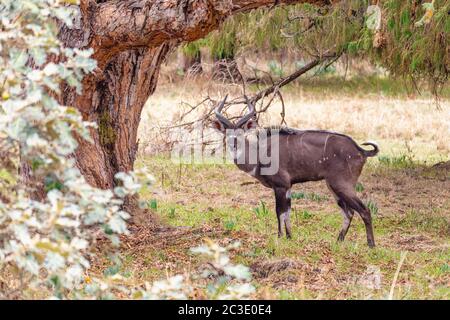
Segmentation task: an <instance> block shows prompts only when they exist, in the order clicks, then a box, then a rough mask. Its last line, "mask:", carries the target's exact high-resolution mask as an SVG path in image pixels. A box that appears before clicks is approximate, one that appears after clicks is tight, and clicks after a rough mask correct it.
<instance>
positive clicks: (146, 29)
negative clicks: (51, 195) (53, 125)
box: [60, 0, 330, 188]
mask: <svg viewBox="0 0 450 320" xmlns="http://www.w3.org/2000/svg"><path fill="white" fill-rule="evenodd" d="M279 2H280V3H287V4H289V3H300V2H308V3H315V4H319V5H324V4H329V2H330V1H327V0H309V1H306V0H304V1H301V0H299V1H295V0H286V1H279ZM272 4H273V1H272V0H253V1H251V0H232V1H229V0H228V1H227V0H198V1H189V0H125V1H119V0H112V1H104V0H98V1H95V0H81V3H80V10H81V13H82V19H81V22H80V26H79V28H77V29H68V28H65V27H62V29H61V31H60V39H61V40H62V41H63V42H64V43H65V44H66V45H67V46H70V47H78V48H85V47H91V48H93V49H94V55H93V57H94V58H95V59H96V60H97V63H98V68H97V70H96V72H95V73H94V74H92V75H89V76H86V77H85V79H84V80H83V91H82V94H81V95H77V94H76V93H75V91H74V90H72V89H70V88H68V87H67V88H64V90H63V95H62V97H61V99H62V100H63V103H64V104H66V105H72V106H75V107H76V108H78V110H79V111H80V112H81V113H82V115H83V118H84V119H85V120H87V121H93V122H96V123H97V124H98V129H92V130H91V135H92V140H93V143H90V142H87V141H81V140H80V141H79V147H78V149H77V151H76V153H75V158H76V161H77V165H78V167H79V168H80V170H81V172H82V173H83V175H84V176H85V177H86V179H87V181H88V182H89V183H91V184H92V185H94V186H97V187H100V188H112V187H114V185H115V181H114V175H115V173H117V172H119V171H129V170H132V169H133V164H134V160H135V157H136V151H137V149H138V142H137V129H138V125H139V120H140V115H141V111H142V108H143V106H144V104H145V102H146V100H147V98H148V97H149V96H150V95H151V94H152V93H153V92H154V90H155V87H156V83H157V79H158V73H159V69H160V65H161V63H162V62H163V61H164V58H165V57H166V55H167V53H168V52H169V51H170V50H171V49H172V48H174V47H175V46H176V45H178V44H179V43H181V42H183V41H193V40H196V39H199V38H201V37H203V36H205V35H206V34H208V33H209V32H211V31H212V30H214V29H216V28H218V27H219V25H220V24H221V22H222V21H223V20H224V19H226V18H227V17H228V16H230V15H232V14H234V13H237V12H244V11H249V10H251V9H254V8H257V7H261V6H269V5H272Z"/></svg>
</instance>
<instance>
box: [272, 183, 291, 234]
mask: <svg viewBox="0 0 450 320" xmlns="http://www.w3.org/2000/svg"><path fill="white" fill-rule="evenodd" d="M274 190H275V203H276V212H277V218H278V237H282V236H283V227H285V228H286V237H287V238H291V218H290V214H291V190H290V189H286V188H275V189H274Z"/></svg>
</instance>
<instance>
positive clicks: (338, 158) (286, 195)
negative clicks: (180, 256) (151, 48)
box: [213, 97, 379, 247]
mask: <svg viewBox="0 0 450 320" xmlns="http://www.w3.org/2000/svg"><path fill="white" fill-rule="evenodd" d="M226 98H227V97H225V99H224V100H223V101H222V102H221V103H220V104H219V106H218V107H217V108H216V109H215V115H216V118H217V120H214V121H213V125H214V127H215V128H216V129H218V130H219V131H221V132H222V133H223V134H225V135H226V140H227V146H228V147H229V151H231V155H232V157H233V161H234V163H235V164H236V165H237V167H238V168H239V169H240V170H242V171H245V172H247V173H249V174H250V175H252V176H253V177H255V178H256V179H258V180H259V181H260V182H261V183H262V184H263V185H264V186H266V187H269V188H272V189H273V190H274V193H275V201H276V213H277V218H278V236H279V237H281V236H283V225H284V228H285V229H286V236H287V237H288V238H290V237H291V234H292V233H291V222H290V211H291V187H292V185H293V184H296V183H302V182H307V181H319V180H325V182H326V184H327V186H328V188H329V189H330V191H331V192H332V193H333V196H334V198H335V199H336V202H337V204H338V206H339V207H340V208H341V209H342V215H343V218H344V220H343V224H342V229H341V231H340V233H339V237H338V241H343V240H344V238H345V235H346V234H347V231H348V228H349V226H350V223H351V221H352V218H353V215H354V211H357V212H358V213H359V215H360V216H361V218H362V220H363V221H364V224H365V227H366V234H367V243H368V245H369V247H374V246H375V240H374V236H373V229H372V217H371V214H370V210H368V208H367V207H366V206H365V205H364V203H363V202H362V201H361V200H360V199H359V198H358V196H357V195H356V191H355V186H356V183H357V180H358V178H359V176H360V174H361V171H362V168H363V166H364V163H365V162H366V159H367V158H368V157H373V156H375V155H376V154H377V153H378V151H379V150H378V146H377V145H376V144H374V143H371V142H366V143H363V144H362V145H370V146H372V147H373V149H372V150H365V149H363V148H361V147H360V146H359V145H358V144H357V143H356V142H355V141H354V140H353V139H352V138H350V137H348V136H346V135H343V134H340V133H335V132H329V131H322V130H297V129H291V128H285V127H281V128H259V127H258V124H257V122H256V120H255V115H256V111H255V107H254V105H253V104H251V103H250V102H249V101H248V99H247V105H248V108H249V112H248V113H247V114H246V115H244V116H243V117H242V118H241V119H239V120H238V121H237V122H236V123H233V122H231V121H230V120H229V119H227V118H226V117H225V116H224V115H223V114H222V113H221V111H222V109H223V107H224V105H225V101H226Z"/></svg>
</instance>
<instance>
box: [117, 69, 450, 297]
mask: <svg viewBox="0 0 450 320" xmlns="http://www.w3.org/2000/svg"><path fill="white" fill-rule="evenodd" d="M333 81H334V82H333ZM399 87H401V84H399V83H393V82H392V80H387V79H381V80H377V79H373V78H369V79H365V80H361V79H359V80H358V79H354V80H351V81H350V82H345V81H344V82H343V81H335V80H333V79H326V80H316V81H315V82H314V83H308V82H301V83H300V84H297V85H293V86H290V87H288V88H285V90H284V91H283V92H284V101H285V104H286V112H287V121H288V124H289V125H290V126H293V127H298V128H321V129H328V130H334V131H340V132H343V133H346V134H349V135H351V136H353V137H354V138H355V139H356V140H357V141H358V142H362V141H363V140H369V139H370V140H376V141H377V142H378V144H379V145H380V149H381V153H380V154H379V156H378V157H375V158H371V159H369V161H368V163H367V164H366V166H365V168H364V171H363V173H362V175H361V178H360V181H359V183H358V184H357V185H356V191H357V192H358V195H359V196H360V197H361V198H362V200H363V201H364V202H365V203H366V204H367V206H368V207H369V209H370V210H371V212H372V214H373V224H374V231H375V240H376V244H377V247H376V248H375V249H373V250H371V249H369V248H368V247H367V244H366V236H365V228H364V225H363V223H362V221H361V219H360V218H359V216H355V219H354V221H353V222H352V225H351V227H350V230H349V233H348V235H347V237H346V240H345V241H344V242H343V243H337V242H336V239H337V235H338V232H339V230H340V227H341V223H342V218H341V215H340V213H339V208H338V206H337V205H336V204H335V202H334V198H333V197H332V196H331V195H330V194H329V193H328V191H327V189H326V187H325V184H324V183H322V182H316V183H305V184H301V185H296V186H295V187H294V188H293V193H292V199H293V200H292V202H293V208H292V216H291V221H292V225H293V237H292V239H290V240H288V239H284V238H278V237H277V226H276V216H275V212H274V196H273V192H272V191H271V190H270V189H267V188H265V187H263V186H262V185H260V184H259V183H257V182H256V181H255V180H253V178H251V177H250V176H248V175H246V174H245V173H243V172H240V171H239V170H237V169H236V168H235V167H234V166H233V165H229V164H182V165H179V164H175V163H173V162H171V161H170V159H169V157H168V156H167V153H165V152H167V149H165V146H166V145H168V140H167V139H168V137H167V136H164V135H163V134H162V133H161V131H160V130H159V127H160V126H163V125H164V124H168V123H173V122H174V119H177V116H178V115H179V112H180V109H183V108H184V107H183V106H180V101H182V100H183V101H187V102H190V103H192V104H194V103H195V102H196V101H200V100H201V99H200V98H199V96H202V95H203V93H205V92H207V91H208V90H211V87H210V84H208V85H206V84H205V83H202V82H195V81H193V82H190V83H187V84H184V85H176V86H174V85H173V84H167V83H165V84H164V83H163V84H162V85H160V86H159V88H158V90H157V92H155V94H154V95H153V96H152V97H151V99H150V100H149V108H148V109H147V111H146V110H144V120H143V121H144V123H143V124H142V126H141V128H140V136H141V139H142V141H141V142H142V145H143V148H142V149H141V150H142V151H143V152H142V153H141V154H140V156H139V158H138V166H143V165H145V166H147V167H148V169H149V171H150V172H152V173H153V174H154V176H155V178H156V181H157V182H156V184H155V185H154V186H153V187H151V188H148V189H146V190H144V191H143V192H142V194H141V197H142V199H143V200H145V201H147V204H148V207H149V208H150V209H151V211H152V212H153V213H154V215H156V216H157V217H159V218H160V220H161V221H162V222H163V223H164V224H167V225H170V226H174V227H179V228H181V229H180V230H187V231H186V236H185V237H181V238H176V237H173V238H172V237H171V236H168V238H167V239H162V240H161V239H160V240H158V241H154V240H152V239H153V238H151V235H146V236H142V237H141V239H140V242H139V243H138V244H136V247H131V248H125V249H124V255H125V256H126V257H128V258H127V259H126V263H125V264H124V266H123V271H124V272H127V273H128V274H130V277H131V278H133V279H135V281H136V282H139V283H142V282H145V281H152V280H155V279H159V278H161V277H165V276H166V274H175V273H184V272H189V271H191V270H194V269H195V268H196V267H197V266H198V263H199V262H198V261H196V260H195V259H193V257H192V256H191V255H190V254H189V252H188V249H189V248H190V247H193V246H196V245H198V244H199V243H200V242H201V241H202V239H203V238H207V237H208V238H213V239H215V240H216V241H218V242H219V243H222V244H228V243H230V242H232V241H236V240H239V241H240V242H241V243H242V246H241V247H240V248H239V249H238V250H236V251H235V252H234V253H233V257H232V258H233V259H234V260H235V261H236V262H239V263H243V264H245V265H248V266H251V267H252V270H253V274H254V277H253V284H254V285H255V286H256V287H257V292H256V294H255V298H260V299H356V298H363V299H386V298H388V297H389V295H390V292H391V288H392V286H393V283H394V277H395V275H396V272H397V269H398V267H399V262H400V259H401V256H402V254H404V253H405V252H407V254H406V257H405V259H404V262H403V264H402V265H401V268H400V269H399V271H398V277H397V279H396V281H395V283H394V284H395V286H394V287H393V296H392V297H393V298H394V299H449V298H450V289H449V283H450V271H449V270H450V267H449V261H450V260H449V257H450V247H449V244H450V243H449V235H450V174H449V172H448V171H445V169H433V168H431V165H432V164H434V163H437V162H439V161H447V160H448V159H449V152H450V145H449V143H448V135H447V134H444V132H448V130H449V129H450V128H449V127H448V125H449V123H450V122H449V121H448V120H449V118H448V114H449V109H450V104H449V102H448V100H443V102H442V104H441V106H440V109H436V106H435V104H434V102H433V101H432V99H430V98H428V97H426V96H425V97H411V96H410V95H409V94H408V93H406V92H405V90H403V89H401V88H400V89H399ZM215 89H217V90H218V91H225V90H226V91H229V92H230V93H231V94H235V95H238V94H239V91H238V89H236V88H235V89H233V88H231V89H230V87H221V86H216V87H215ZM167 92H170V94H167ZM208 92H209V91H208ZM177 106H178V107H177ZM205 110H206V109H203V111H202V110H199V112H204V111H205ZM280 110H281V109H280V105H279V103H278V104H276V105H275V106H274V107H273V108H272V109H270V111H269V112H268V113H267V114H265V115H263V116H262V117H261V119H260V122H261V124H276V123H279V113H280ZM194 113H195V112H193V115H192V116H195V115H194ZM197 116H198V114H197ZM169 145H170V143H169ZM146 146H147V147H146ZM147 238H149V239H148V240H146V239H147ZM274 270H275V271H274Z"/></svg>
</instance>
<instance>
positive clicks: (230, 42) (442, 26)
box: [196, 0, 450, 93]
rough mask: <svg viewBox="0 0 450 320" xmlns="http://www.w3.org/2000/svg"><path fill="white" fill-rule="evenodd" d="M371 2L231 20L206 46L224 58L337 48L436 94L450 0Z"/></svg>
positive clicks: (301, 7) (444, 69) (447, 60)
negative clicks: (426, 83) (244, 53)
mask: <svg viewBox="0 0 450 320" xmlns="http://www.w3.org/2000/svg"><path fill="white" fill-rule="evenodd" d="M369 4H370V2H369V1H365V0H364V1H363V0H346V1H340V2H338V3H336V4H335V5H333V6H329V7H326V8H319V7H316V6H314V5H310V4H297V5H290V6H279V7H275V8H273V9H270V10H269V9H267V8H262V9H257V10H253V11H251V12H250V13H248V14H238V15H236V16H234V17H232V18H230V19H228V20H227V21H226V22H225V23H224V25H223V27H222V29H221V30H220V31H219V32H214V33H212V34H211V35H210V36H208V37H207V38H206V39H204V40H202V41H203V42H202V45H205V46H209V47H210V49H211V50H212V53H213V55H214V57H216V58H220V59H222V58H229V57H233V56H234V55H235V54H236V53H237V52H238V51H245V50H253V51H255V50H280V49H283V50H286V49H288V50H292V51H297V52H299V53H300V54H301V55H304V56H308V55H310V54H314V55H320V54H321V53H324V52H325V51H327V50H332V51H335V52H337V53H338V54H340V53H347V54H350V55H355V56H358V57H367V58H369V59H370V60H372V61H373V63H375V64H377V65H381V66H383V67H384V68H386V69H387V70H388V71H389V72H390V74H391V75H392V76H401V77H405V78H408V79H413V80H429V81H430V82H431V84H432V89H433V90H434V91H435V93H436V92H437V91H436V90H437V88H438V87H439V85H441V84H443V83H444V82H445V81H447V79H448V73H449V65H450V55H449V54H448V43H449V42H450V39H449V37H450V19H449V16H448V12H449V10H450V2H449V1H448V0H433V1H432V2H425V3H423V4H422V5H418V2H417V1H401V0H387V1H382V2H380V4H379V5H376V6H371V7H372V8H371V9H373V10H371V12H370V13H369V12H368V13H366V12H367V10H368V8H369ZM374 8H375V9H374ZM378 14H380V16H378ZM196 46H197V45H196ZM276 71H279V70H278V69H277V70H276Z"/></svg>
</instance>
